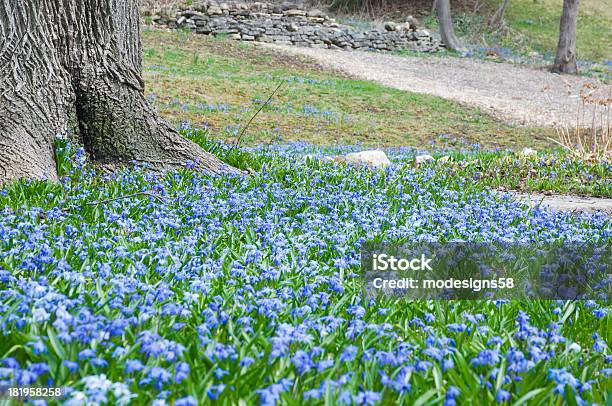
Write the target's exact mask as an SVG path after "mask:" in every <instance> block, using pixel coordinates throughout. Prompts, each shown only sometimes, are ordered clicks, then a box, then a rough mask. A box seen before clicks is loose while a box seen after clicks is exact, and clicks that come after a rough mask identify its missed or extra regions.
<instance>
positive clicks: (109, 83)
mask: <svg viewBox="0 0 612 406" xmlns="http://www.w3.org/2000/svg"><path fill="white" fill-rule="evenodd" d="M141 69H142V61H141V49H140V28H139V21H138V4H137V0H24V1H20V2H14V1H11V0H0V183H2V182H6V181H8V180H11V179H17V178H21V177H29V178H46V179H51V180H56V179H57V173H56V169H55V168H56V167H55V160H54V153H53V142H54V139H55V137H56V136H58V135H67V136H68V137H70V138H71V139H72V140H74V141H75V142H77V143H79V144H81V145H82V146H83V147H84V148H85V150H86V151H87V153H88V155H89V158H90V159H92V160H93V161H94V162H96V163H98V164H102V165H105V166H111V167H115V166H117V165H123V164H126V163H129V162H131V161H138V162H149V163H150V164H151V165H152V166H154V167H158V168H170V167H176V166H182V165H184V164H185V163H186V162H187V161H194V162H197V163H196V168H198V169H202V170H207V171H210V172H214V173H218V172H222V171H230V172H238V170H236V169H233V168H229V167H226V166H225V165H223V163H222V162H221V161H219V160H218V159H217V158H215V157H214V156H212V155H210V154H208V153H207V152H205V151H204V150H202V149H201V148H200V147H198V146H197V145H196V144H194V143H193V142H191V141H189V140H187V139H185V138H183V137H181V136H180V135H179V134H178V133H177V132H176V131H175V130H174V129H172V128H171V127H170V126H169V125H168V124H166V123H165V122H164V121H163V120H161V119H160V118H159V117H158V115H157V114H156V112H155V111H154V109H153V108H152V107H151V106H149V105H148V104H147V102H146V100H145V97H144V84H143V81H142V78H141Z"/></svg>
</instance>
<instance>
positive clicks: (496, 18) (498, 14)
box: [487, 0, 510, 27]
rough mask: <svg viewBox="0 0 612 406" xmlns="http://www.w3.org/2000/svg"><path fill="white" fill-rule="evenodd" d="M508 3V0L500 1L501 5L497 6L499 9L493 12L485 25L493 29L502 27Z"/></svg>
mask: <svg viewBox="0 0 612 406" xmlns="http://www.w3.org/2000/svg"><path fill="white" fill-rule="evenodd" d="M509 3H510V0H502V3H501V5H500V6H499V8H498V9H497V10H496V11H495V13H493V15H492V16H491V18H489V21H488V23H487V25H488V26H489V27H495V26H501V25H503V23H504V16H505V14H506V9H507V8H508V4H509Z"/></svg>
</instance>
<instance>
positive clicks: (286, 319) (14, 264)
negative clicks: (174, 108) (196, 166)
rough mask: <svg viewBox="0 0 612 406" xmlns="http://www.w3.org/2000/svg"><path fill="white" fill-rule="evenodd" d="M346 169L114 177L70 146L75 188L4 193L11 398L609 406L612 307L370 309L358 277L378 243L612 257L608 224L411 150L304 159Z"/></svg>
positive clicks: (18, 186)
mask: <svg viewBox="0 0 612 406" xmlns="http://www.w3.org/2000/svg"><path fill="white" fill-rule="evenodd" d="M192 138H194V139H198V138H197V137H194V136H193V135H192ZM199 140H200V141H202V138H200V139H199ZM201 143H202V145H204V146H206V147H207V148H209V149H210V147H211V145H213V144H212V141H210V140H207V141H206V142H201ZM339 148H341V147H335V149H331V150H330V149H326V148H323V149H321V148H320V147H315V146H312V145H303V144H294V145H285V146H280V145H278V146H271V147H260V148H255V149H251V150H243V149H239V150H236V149H233V148H229V147H223V146H219V147H218V148H217V149H216V152H217V153H218V154H219V155H220V156H221V157H222V158H223V159H225V160H226V161H228V162H231V161H232V160H233V159H235V158H236V157H237V156H238V155H242V159H241V161H242V162H243V163H248V165H249V166H251V167H256V168H259V171H258V172H257V173H256V174H253V175H251V176H209V175H206V174H201V173H195V172H192V171H190V170H188V169H183V170H179V171H176V172H172V173H168V174H166V175H153V174H150V173H147V172H145V171H143V170H140V169H126V170H124V171H120V172H118V173H115V174H113V175H105V176H96V175H95V174H94V173H93V172H92V171H91V168H89V167H88V166H87V163H86V162H85V161H84V160H83V155H82V152H81V151H75V149H74V148H73V147H71V146H70V144H65V143H63V142H62V143H60V144H59V145H58V148H57V156H58V159H59V168H60V175H61V176H62V182H61V183H60V184H51V183H48V182H39V181H20V182H17V183H14V184H12V185H10V186H8V187H7V188H5V189H3V190H2V191H1V192H0V207H2V209H1V210H0V214H1V215H0V236H1V237H2V238H1V240H0V241H1V242H0V292H1V295H0V306H1V308H2V318H1V324H0V329H1V331H2V333H3V339H2V340H0V354H2V365H3V367H2V368H0V376H1V377H2V378H1V379H2V380H5V381H14V382H17V383H19V384H20V385H26V386H28V385H30V386H33V385H37V384H38V385H40V384H48V385H54V386H62V387H65V388H67V395H66V397H67V399H68V402H67V404H85V402H87V404H107V403H108V404H130V403H132V404H153V402H155V403H154V404H156V405H163V404H171V405H172V404H173V405H195V404H196V402H198V403H199V404H213V403H214V404H227V405H229V404H265V405H272V404H286V405H302V404H346V405H353V404H354V405H374V404H397V403H401V404H411V405H412V404H442V403H444V404H446V405H452V404H488V403H496V402H497V403H507V404H510V403H517V404H521V402H528V403H529V404H549V405H558V404H582V402H587V403H598V404H605V403H606V402H607V401H609V400H610V396H611V393H610V391H611V390H612V378H611V377H610V375H611V373H612V369H611V368H610V363H611V362H612V356H611V355H610V350H609V344H610V342H611V341H610V340H611V339H612V336H611V334H612V329H611V328H610V321H611V318H610V312H609V310H610V307H609V302H596V301H492V300H479V301H416V302H410V301H406V300H404V299H394V300H390V299H380V300H365V299H364V297H363V294H362V280H361V278H360V277H359V246H360V243H361V242H362V241H364V240H371V239H382V240H387V241H406V240H410V241H414V240H420V239H432V238H433V239H435V240H438V241H441V242H445V241H451V240H456V239H460V240H467V241H496V240H512V241H519V242H524V243H529V242H536V241H537V242H544V243H545V242H555V241H563V240H571V241H589V242H592V243H595V242H598V241H599V242H600V243H602V242H603V243H605V242H610V238H611V236H612V224H611V222H610V220H609V218H606V217H604V216H602V215H571V214H558V213H555V212H552V211H549V210H546V209H537V210H533V209H530V208H529V207H527V206H525V205H522V204H520V203H517V202H515V201H513V200H512V199H510V198H509V197H508V196H504V195H497V194H491V193H489V192H487V190H486V188H485V187H484V186H482V185H479V184H470V183H465V182H463V181H462V180H461V179H460V178H457V177H454V176H444V171H437V170H435V169H434V168H424V169H415V168H413V167H412V166H411V165H401V162H405V161H407V160H409V159H410V155H409V154H408V155H403V153H402V151H401V150H396V151H395V155H394V160H396V161H397V162H399V163H400V164H398V165H396V166H393V167H392V168H390V169H389V170H387V171H371V170H368V169H364V168H356V167H351V166H345V165H335V164H333V163H324V162H320V161H318V160H311V159H307V160H304V159H303V158H302V157H303V155H304V154H305V153H315V154H319V155H320V154H329V153H339V152H340V151H341V149H339ZM349 150H351V148H344V152H346V151H349ZM142 192H148V193H149V194H147V195H145V194H142ZM139 193H140V194H139Z"/></svg>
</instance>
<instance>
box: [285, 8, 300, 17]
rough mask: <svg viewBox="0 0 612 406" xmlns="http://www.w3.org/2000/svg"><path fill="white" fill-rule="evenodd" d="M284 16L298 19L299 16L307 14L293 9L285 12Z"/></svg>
mask: <svg viewBox="0 0 612 406" xmlns="http://www.w3.org/2000/svg"><path fill="white" fill-rule="evenodd" d="M283 14H284V15H286V16H288V17H297V16H305V15H306V12H305V11H304V10H299V9H291V10H286V11H284V12H283Z"/></svg>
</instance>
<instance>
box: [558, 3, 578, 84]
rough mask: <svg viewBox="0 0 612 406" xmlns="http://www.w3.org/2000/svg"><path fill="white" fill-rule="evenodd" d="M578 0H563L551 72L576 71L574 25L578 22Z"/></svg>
mask: <svg viewBox="0 0 612 406" xmlns="http://www.w3.org/2000/svg"><path fill="white" fill-rule="evenodd" d="M579 2H580V1H579V0H564V1H563V14H561V24H560V27H559V45H557V56H556V57H555V64H554V65H553V67H552V71H553V72H559V73H578V66H577V65H576V26H577V24H578V3H579Z"/></svg>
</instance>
